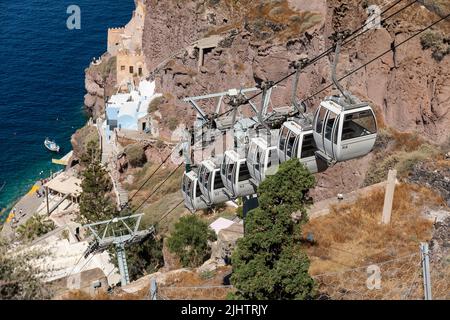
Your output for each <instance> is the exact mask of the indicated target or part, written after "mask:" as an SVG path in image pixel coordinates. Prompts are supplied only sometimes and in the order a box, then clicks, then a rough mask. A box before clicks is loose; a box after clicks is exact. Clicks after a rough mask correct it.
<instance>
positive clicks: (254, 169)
mask: <svg viewBox="0 0 450 320" xmlns="http://www.w3.org/2000/svg"><path fill="white" fill-rule="evenodd" d="M278 164H279V159H278V148H277V147H276V146H272V147H270V146H269V145H268V143H267V141H266V140H265V139H264V138H261V137H258V138H253V139H251V141H250V147H249V149H248V154H247V166H248V170H249V172H250V176H251V177H252V182H253V183H254V184H256V185H259V184H260V183H261V182H262V181H264V179H265V178H266V175H267V174H269V172H270V171H271V169H276V166H277V165H278Z"/></svg>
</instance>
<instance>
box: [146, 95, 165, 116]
mask: <svg viewBox="0 0 450 320" xmlns="http://www.w3.org/2000/svg"><path fill="white" fill-rule="evenodd" d="M164 100H165V99H164V97H156V98H154V99H153V100H152V101H151V102H150V104H149V105H148V109H147V113H152V112H155V111H158V110H159V106H160V105H161V104H162V103H163V102H164Z"/></svg>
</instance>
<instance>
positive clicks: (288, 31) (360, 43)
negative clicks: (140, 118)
mask: <svg viewBox="0 0 450 320" xmlns="http://www.w3.org/2000/svg"><path fill="white" fill-rule="evenodd" d="M373 2H374V3H378V2H379V1H373ZM425 2H426V5H427V8H428V9H431V10H434V11H435V12H438V13H440V14H441V16H442V11H445V10H446V7H442V5H441V4H437V2H436V1H435V2H432V1H425ZM380 3H381V2H380ZM403 6H404V5H403V4H402V5H398V6H396V7H394V8H393V9H391V11H389V12H388V13H386V14H385V16H387V15H389V14H392V13H393V12H395V11H397V10H398V9H400V8H401V7H403ZM444 6H445V5H444ZM436 8H438V10H437V9H436ZM382 9H385V7H382ZM147 12H148V15H147V17H146V21H145V30H144V36H143V48H144V54H145V56H146V63H147V65H148V66H149V72H150V74H151V75H152V78H154V79H156V80H157V87H158V91H159V92H162V93H164V94H165V97H166V98H168V99H167V101H166V103H165V104H164V105H161V106H159V111H158V112H159V113H160V114H161V115H162V117H161V118H162V120H161V125H162V127H164V126H166V127H167V125H168V123H167V121H168V119H171V118H173V117H174V116H176V118H177V123H180V122H184V123H186V124H187V125H190V124H191V121H192V120H193V119H194V117H195V112H194V111H193V110H192V108H191V107H190V106H188V105H187V104H185V103H183V102H182V101H181V98H183V97H187V96H192V95H202V94H207V93H213V92H220V91H223V90H227V89H229V88H240V87H250V86H254V85H255V84H258V83H260V82H261V81H262V80H268V79H270V80H277V79H279V78H282V77H284V76H285V75H286V74H287V73H289V72H291V71H293V70H292V69H290V67H289V65H290V63H291V62H292V61H296V60H297V59H298V58H299V56H300V55H302V54H306V55H307V56H308V57H310V58H312V57H315V56H316V55H318V54H319V53H321V52H323V51H324V49H325V48H329V47H330V46H331V45H332V43H331V41H330V40H329V39H328V38H329V36H330V35H331V34H332V33H333V32H335V31H336V30H344V29H349V30H356V29H357V28H359V27H360V26H361V25H363V24H364V23H365V21H366V20H367V19H368V14H367V12H366V8H364V7H363V6H362V4H361V2H360V1H356V0H328V1H325V0H320V1H314V2H311V1H306V0H289V1H287V0H279V1H273V0H272V1H269V0H261V1H226V0H210V1H200V0H192V1H185V2H183V3H181V2H180V1H174V0H172V1H156V0H150V1H148V2H147ZM435 12H431V11H430V10H427V9H425V7H421V6H420V5H419V4H415V5H413V6H411V7H410V8H407V9H405V10H403V11H402V12H401V13H400V14H398V15H396V16H394V17H392V18H390V19H389V20H387V22H386V23H385V24H383V27H382V28H380V29H375V30H370V31H368V32H366V33H365V34H363V35H362V36H360V37H358V38H357V39H355V40H354V41H352V42H350V43H348V44H347V45H345V46H344V48H343V49H342V53H341V56H340V61H339V65H338V69H337V73H338V75H344V74H346V73H348V72H350V71H352V70H354V69H356V68H358V67H359V66H361V65H363V64H364V63H366V62H368V61H370V60H372V59H374V58H376V57H377V56H378V55H380V54H381V53H383V52H387V53H386V54H385V55H383V56H382V58H381V59H378V60H376V61H374V62H373V63H371V64H369V65H368V66H366V67H364V68H362V69H360V70H359V71H357V72H355V73H354V74H352V75H351V76H349V77H347V78H346V79H344V80H343V81H342V84H343V85H344V87H345V88H346V89H348V90H350V91H352V92H353V93H354V94H355V95H358V96H359V97H360V98H361V99H362V100H366V101H369V102H370V103H371V104H372V105H373V106H374V108H375V110H376V112H377V114H378V119H379V120H380V121H379V122H380V123H379V125H380V126H383V125H387V126H390V127H393V128H395V129H397V130H400V131H410V132H413V131H414V132H418V133H419V134H421V135H422V136H423V137H424V138H426V139H428V140H430V141H434V142H437V143H442V142H444V141H446V140H447V138H448V135H449V133H448V128H449V126H450V112H449V109H450V108H449V106H450V72H449V70H450V65H449V64H450V55H447V56H445V57H444V58H443V59H442V60H441V61H436V60H435V59H433V58H432V52H431V50H423V49H422V46H421V42H420V36H418V37H415V38H413V39H412V40H410V41H408V42H406V43H404V44H402V45H401V46H399V47H398V48H397V49H396V50H395V53H394V51H392V50H391V48H392V47H391V45H392V44H394V45H396V44H399V43H401V42H402V41H404V40H405V39H407V38H408V37H410V36H411V35H413V34H414V33H416V32H418V31H420V30H421V29H422V28H424V27H425V26H427V25H429V24H430V21H436V20H438V19H439V15H438V14H436V13H435ZM382 18H383V16H382ZM434 30H435V31H437V32H442V33H444V34H448V31H449V30H450V26H449V24H448V22H446V23H445V22H444V23H441V24H439V25H436V27H435V28H434ZM211 34H218V35H220V36H221V37H222V41H220V42H219V45H218V46H217V47H216V48H214V49H212V50H211V51H210V52H207V53H206V54H205V57H204V63H203V66H201V67H198V54H199V52H198V50H196V49H195V48H194V46H193V45H192V44H193V43H194V42H195V41H197V40H199V39H202V38H204V37H207V36H210V35H211ZM333 59H334V57H333V54H331V55H329V56H328V57H325V58H323V59H321V60H320V61H319V62H317V63H316V64H315V65H313V66H310V67H308V68H307V69H305V70H304V72H303V73H302V75H301V78H300V84H299V87H298V89H297V96H298V97H299V98H304V97H307V96H310V95H312V94H314V93H316V92H317V91H319V90H321V89H322V88H323V87H325V86H326V85H328V84H330V83H331V76H330V74H331V63H332V61H333ZM291 85H292V79H288V80H287V81H285V82H283V83H281V84H280V85H279V86H278V87H277V88H276V89H275V90H274V92H273V93H272V103H273V105H285V104H287V103H289V99H290V96H291ZM333 92H335V91H333V90H332V89H328V90H326V91H325V92H323V93H321V94H319V95H317V96H316V97H315V98H314V99H312V100H310V101H308V105H309V107H310V111H313V110H315V108H316V107H317V105H318V104H319V103H320V100H321V99H323V98H324V97H325V96H327V95H329V94H331V93H333ZM203 107H204V108H205V109H206V110H209V111H212V108H213V106H212V105H211V106H203ZM246 108H247V109H248V107H244V108H243V110H244V112H245V109H246ZM370 159H371V156H370V155H368V156H367V157H365V158H362V159H357V160H353V161H349V162H346V163H341V164H337V165H336V166H335V167H334V168H330V169H329V170H327V171H326V172H324V173H322V174H319V175H317V180H318V187H317V188H316V190H315V192H314V193H315V196H316V199H321V198H325V197H328V196H334V195H335V194H336V192H347V191H350V190H353V189H355V188H356V187H358V186H361V185H362V183H363V180H364V177H365V173H366V171H367V169H368V162H369V161H370Z"/></svg>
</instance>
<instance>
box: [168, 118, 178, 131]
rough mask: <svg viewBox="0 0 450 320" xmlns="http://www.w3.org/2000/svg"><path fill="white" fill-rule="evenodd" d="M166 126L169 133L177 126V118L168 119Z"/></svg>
mask: <svg viewBox="0 0 450 320" xmlns="http://www.w3.org/2000/svg"><path fill="white" fill-rule="evenodd" d="M168 126H169V129H170V131H174V130H175V129H176V128H177V126H178V119H177V118H170V119H169V122H168Z"/></svg>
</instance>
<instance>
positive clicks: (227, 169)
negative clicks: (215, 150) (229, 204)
mask: <svg viewBox="0 0 450 320" xmlns="http://www.w3.org/2000/svg"><path fill="white" fill-rule="evenodd" d="M220 175H221V177H222V181H223V184H224V185H225V187H226V193H227V194H228V196H229V197H230V198H231V199H236V198H238V197H245V196H249V195H252V194H255V193H256V186H255V184H253V183H252V182H251V181H250V179H251V176H250V172H249V170H248V167H247V159H246V158H245V157H241V156H240V155H239V154H238V153H237V152H236V151H234V150H228V151H226V152H225V154H224V157H223V161H222V164H221V166H220Z"/></svg>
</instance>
